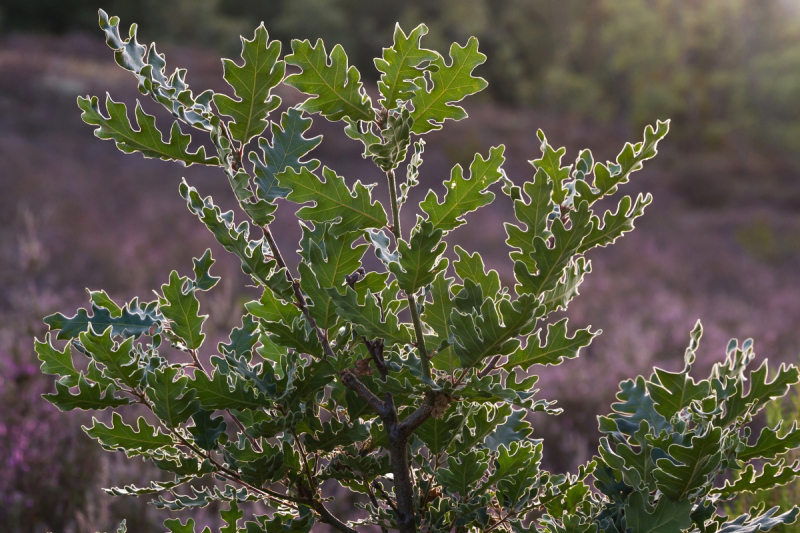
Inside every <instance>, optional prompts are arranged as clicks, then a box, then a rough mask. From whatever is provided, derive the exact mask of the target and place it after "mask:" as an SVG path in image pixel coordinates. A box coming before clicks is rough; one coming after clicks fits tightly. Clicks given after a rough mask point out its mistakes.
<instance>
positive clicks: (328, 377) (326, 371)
mask: <svg viewBox="0 0 800 533" xmlns="http://www.w3.org/2000/svg"><path fill="white" fill-rule="evenodd" d="M296 372H297V375H296V376H295V380H294V391H292V393H291V394H290V395H289V397H288V398H287V402H288V403H289V404H294V403H295V402H305V401H306V400H307V399H308V398H313V397H314V395H315V394H316V393H318V392H319V391H321V390H323V389H324V388H325V386H326V385H328V384H329V383H330V382H331V381H333V376H335V375H336V369H335V368H334V367H333V365H331V363H330V362H328V361H327V360H325V359H321V360H319V361H312V362H310V363H309V364H307V365H305V366H300V365H298V368H297V371H296Z"/></svg>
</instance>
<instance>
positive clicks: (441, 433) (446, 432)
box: [414, 403, 466, 455]
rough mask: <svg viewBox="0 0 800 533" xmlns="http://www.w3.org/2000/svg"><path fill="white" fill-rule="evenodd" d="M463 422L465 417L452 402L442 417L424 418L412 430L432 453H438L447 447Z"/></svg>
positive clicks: (459, 430)
mask: <svg viewBox="0 0 800 533" xmlns="http://www.w3.org/2000/svg"><path fill="white" fill-rule="evenodd" d="M465 422H466V417H465V416H464V415H463V414H462V413H461V412H460V409H458V405H457V404H455V403H452V404H450V406H449V407H448V409H447V411H445V413H444V415H443V416H442V417H440V418H437V417H434V416H431V417H429V418H428V419H427V420H425V422H423V423H422V425H421V426H419V428H417V429H416V430H415V431H414V435H416V436H417V437H419V440H421V441H422V442H424V443H425V446H427V447H428V450H430V452H431V453H432V454H434V455H438V454H440V453H442V452H444V451H446V450H447V449H448V448H449V446H450V444H452V443H453V441H454V440H455V438H456V437H457V436H458V435H459V434H460V432H461V428H462V427H463V426H464V423H465Z"/></svg>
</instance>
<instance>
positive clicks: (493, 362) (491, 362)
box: [478, 355, 500, 378]
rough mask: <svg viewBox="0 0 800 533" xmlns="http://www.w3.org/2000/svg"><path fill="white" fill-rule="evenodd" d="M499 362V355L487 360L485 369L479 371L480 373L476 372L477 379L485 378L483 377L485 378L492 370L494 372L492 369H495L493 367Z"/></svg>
mask: <svg viewBox="0 0 800 533" xmlns="http://www.w3.org/2000/svg"><path fill="white" fill-rule="evenodd" d="M499 360H500V356H499V355H495V356H494V357H492V358H491V359H490V360H489V363H488V364H487V365H486V368H484V369H483V370H481V371H480V372H478V378H483V377H485V376H486V375H487V374H488V373H489V372H491V371H492V370H494V367H495V365H497V362H498V361H499Z"/></svg>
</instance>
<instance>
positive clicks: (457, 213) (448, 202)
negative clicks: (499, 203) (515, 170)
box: [419, 145, 505, 232]
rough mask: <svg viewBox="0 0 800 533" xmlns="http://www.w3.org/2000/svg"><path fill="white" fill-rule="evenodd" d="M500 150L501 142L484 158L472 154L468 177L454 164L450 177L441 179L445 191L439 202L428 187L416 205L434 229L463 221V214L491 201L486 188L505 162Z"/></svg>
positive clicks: (454, 226)
mask: <svg viewBox="0 0 800 533" xmlns="http://www.w3.org/2000/svg"><path fill="white" fill-rule="evenodd" d="M504 150H505V146H503V145H500V146H496V147H494V148H492V149H491V150H489V158H488V159H484V158H483V157H482V156H481V155H480V154H475V159H473V160H472V164H471V165H470V166H469V173H470V177H469V178H465V177H464V176H463V170H462V168H461V165H456V166H454V167H453V170H452V171H451V173H450V179H449V180H448V181H445V182H444V184H445V189H446V192H445V196H444V199H443V200H442V202H441V203H439V198H438V197H437V196H436V193H435V192H433V191H432V190H431V191H429V192H428V195H427V196H426V197H425V200H424V201H423V202H422V203H421V204H419V205H420V208H421V209H422V211H424V212H425V214H427V215H428V220H429V221H430V222H431V223H432V224H433V228H434V229H441V230H442V231H443V232H448V231H451V230H453V229H455V228H457V227H459V226H461V225H462V224H465V223H466V221H465V220H464V218H463V217H464V215H466V214H467V213H470V212H472V211H475V210H476V209H478V208H479V207H483V206H484V205H487V204H490V203H491V202H492V200H494V194H493V193H491V192H489V191H487V190H486V189H487V188H489V187H490V186H491V185H493V184H494V183H497V181H499V180H500V178H502V177H503V171H502V170H501V168H500V167H501V166H502V164H503V162H505V158H504V157H503V151H504Z"/></svg>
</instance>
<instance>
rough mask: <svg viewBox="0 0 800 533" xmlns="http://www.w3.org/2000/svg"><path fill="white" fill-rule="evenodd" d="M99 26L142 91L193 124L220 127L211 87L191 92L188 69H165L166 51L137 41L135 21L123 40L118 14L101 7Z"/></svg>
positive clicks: (209, 129) (115, 54)
mask: <svg viewBox="0 0 800 533" xmlns="http://www.w3.org/2000/svg"><path fill="white" fill-rule="evenodd" d="M100 27H101V28H102V29H103V31H104V32H105V34H106V43H107V44H108V46H109V47H111V49H113V50H114V59H115V60H116V61H117V64H118V65H119V66H121V67H122V68H124V69H125V70H128V71H130V72H132V73H133V74H134V75H135V76H136V79H137V80H138V81H139V92H141V93H142V94H145V95H146V94H149V95H150V96H151V97H152V98H153V100H155V101H156V102H158V103H160V104H162V105H163V106H164V107H166V108H167V109H168V110H169V111H170V113H172V115H173V116H175V117H179V118H180V119H181V120H183V121H185V122H186V123H188V124H191V125H192V126H194V127H196V128H199V129H202V130H205V131H209V132H212V135H213V134H214V133H215V132H216V131H218V127H219V118H218V117H216V116H215V115H214V113H213V112H212V111H211V98H212V95H213V94H214V93H213V92H212V91H211V90H208V91H204V92H203V93H201V94H199V95H197V97H194V96H192V91H190V90H189V85H188V84H187V83H186V81H185V77H186V69H176V70H175V72H174V74H172V75H168V74H166V72H165V69H166V61H165V59H164V54H159V53H158V52H156V47H155V43H153V44H151V45H150V46H149V49H148V47H147V46H143V45H141V44H139V43H138V42H137V41H136V24H131V27H130V32H129V35H130V37H129V38H128V39H126V40H123V39H122V38H121V37H120V34H119V18H118V17H111V18H110V19H109V17H108V15H107V14H106V13H105V12H104V11H103V10H102V9H101V10H100Z"/></svg>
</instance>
